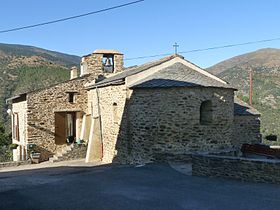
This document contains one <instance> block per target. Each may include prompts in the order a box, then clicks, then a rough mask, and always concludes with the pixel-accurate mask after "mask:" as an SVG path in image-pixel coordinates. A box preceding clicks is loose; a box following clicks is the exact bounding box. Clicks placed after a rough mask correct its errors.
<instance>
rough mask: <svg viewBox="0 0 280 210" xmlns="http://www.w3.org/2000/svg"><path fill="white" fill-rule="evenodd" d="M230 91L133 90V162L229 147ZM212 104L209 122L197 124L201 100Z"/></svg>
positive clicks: (131, 98)
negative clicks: (210, 121)
mask: <svg viewBox="0 0 280 210" xmlns="http://www.w3.org/2000/svg"><path fill="white" fill-rule="evenodd" d="M233 94H234V93H233V90H229V89H219V88H167V89H165V88H161V89H136V90H134V91H133V93H132V95H131V97H130V101H129V136H130V137H129V140H128V141H129V142H130V143H129V145H130V147H131V148H130V150H131V151H132V156H133V159H143V160H157V159H158V158H160V157H162V156H169V155H174V154H175V155H182V154H186V155H187V154H189V153H192V152H197V151H216V150H221V149H226V148H232V147H233V144H232V124H233ZM207 100H210V101H211V102H212V108H211V109H212V123H211V124H208V125H203V124H201V122H200V106H201V104H202V102H203V101H207Z"/></svg>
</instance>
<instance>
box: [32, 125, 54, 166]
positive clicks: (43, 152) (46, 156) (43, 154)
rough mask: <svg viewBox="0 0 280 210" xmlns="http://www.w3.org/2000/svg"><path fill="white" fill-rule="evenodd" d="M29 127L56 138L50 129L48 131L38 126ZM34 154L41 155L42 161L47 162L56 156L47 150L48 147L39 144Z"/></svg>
mask: <svg viewBox="0 0 280 210" xmlns="http://www.w3.org/2000/svg"><path fill="white" fill-rule="evenodd" d="M28 126H30V127H32V128H34V129H37V130H40V131H42V132H44V133H47V134H48V135H50V136H55V133H54V132H52V131H50V130H49V129H46V128H44V127H41V126H37V125H34V124H28ZM34 152H37V153H41V155H40V161H47V160H49V158H50V157H52V156H53V155H54V153H53V152H51V151H49V150H47V149H46V147H44V145H42V146H41V145H38V144H36V147H35V149H34Z"/></svg>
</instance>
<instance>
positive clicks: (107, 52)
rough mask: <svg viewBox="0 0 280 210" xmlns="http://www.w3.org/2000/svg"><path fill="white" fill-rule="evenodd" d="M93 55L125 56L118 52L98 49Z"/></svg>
mask: <svg viewBox="0 0 280 210" xmlns="http://www.w3.org/2000/svg"><path fill="white" fill-rule="evenodd" d="M93 53H94V54H119V55H123V54H122V53H120V52H119V51H117V50H106V49H97V50H95V51H94V52H93Z"/></svg>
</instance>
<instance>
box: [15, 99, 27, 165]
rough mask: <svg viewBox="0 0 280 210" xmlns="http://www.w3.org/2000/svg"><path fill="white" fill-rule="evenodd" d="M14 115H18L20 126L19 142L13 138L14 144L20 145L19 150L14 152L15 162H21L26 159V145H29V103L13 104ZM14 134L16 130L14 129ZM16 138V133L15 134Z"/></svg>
mask: <svg viewBox="0 0 280 210" xmlns="http://www.w3.org/2000/svg"><path fill="white" fill-rule="evenodd" d="M12 111H13V115H14V114H15V113H17V115H18V124H19V125H18V126H19V141H17V140H15V139H14V138H13V143H15V144H18V145H19V146H18V147H17V149H15V150H14V151H13V160H14V161H19V160H21V159H25V156H26V145H27V102H26V101H21V102H17V103H13V105H12ZM13 132H15V130H14V129H13ZM13 136H14V133H13Z"/></svg>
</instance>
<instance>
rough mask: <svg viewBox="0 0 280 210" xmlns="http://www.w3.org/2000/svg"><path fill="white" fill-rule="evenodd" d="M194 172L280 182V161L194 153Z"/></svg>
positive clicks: (252, 180)
mask: <svg viewBox="0 0 280 210" xmlns="http://www.w3.org/2000/svg"><path fill="white" fill-rule="evenodd" d="M192 174H193V175H195V176H210V177H225V178H232V179H238V180H242V181H251V182H264V183H276V184H280V161H279V160H268V159H263V160H262V159H249V158H242V157H229V156H217V155H194V156H193V157H192Z"/></svg>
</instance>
